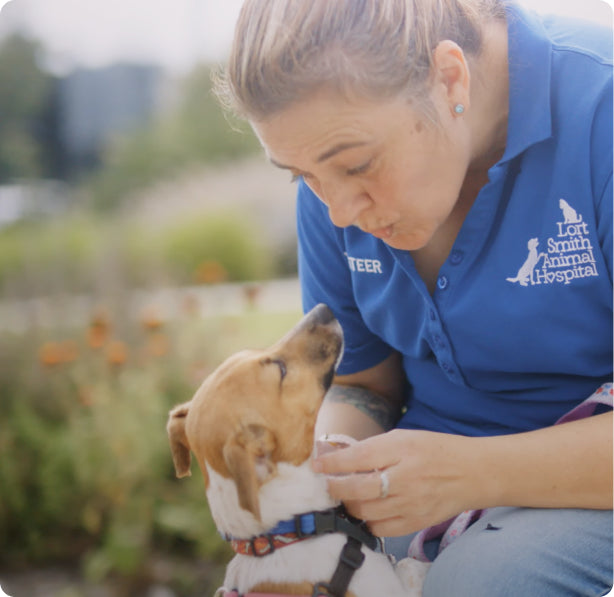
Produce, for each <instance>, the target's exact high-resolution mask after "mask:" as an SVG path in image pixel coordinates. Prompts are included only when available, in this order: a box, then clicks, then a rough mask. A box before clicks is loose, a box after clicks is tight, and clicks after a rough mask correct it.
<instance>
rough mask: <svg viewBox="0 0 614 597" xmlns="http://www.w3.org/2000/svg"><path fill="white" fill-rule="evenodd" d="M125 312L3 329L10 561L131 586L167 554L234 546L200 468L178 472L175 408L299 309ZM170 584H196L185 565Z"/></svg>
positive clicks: (187, 590) (2, 563)
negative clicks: (71, 566) (71, 568)
mask: <svg viewBox="0 0 614 597" xmlns="http://www.w3.org/2000/svg"><path fill="white" fill-rule="evenodd" d="M117 319H118V318H117V316H116V315H115V314H114V313H113V311H112V310H111V309H110V308H108V307H99V308H97V309H95V310H94V312H93V313H92V314H91V316H90V319H89V321H85V322H84V323H83V326H82V327H81V328H80V329H76V330H73V329H61V328H57V329H52V330H43V329H35V330H32V331H31V332H30V333H29V334H28V335H16V334H7V333H5V334H2V335H0V395H1V396H2V401H0V417H1V420H2V428H1V432H0V493H1V497H0V567H4V568H6V567H7V566H32V565H35V564H37V563H41V562H44V563H45V564H46V565H49V564H51V563H53V562H61V561H68V562H75V561H80V562H81V565H82V568H83V570H84V572H85V574H86V575H87V577H88V578H89V579H90V580H91V581H93V582H98V581H101V580H102V579H105V578H108V577H109V576H113V577H118V578H123V579H124V580H125V581H127V582H128V583H130V582H137V581H139V579H140V580H142V579H143V578H147V575H148V574H151V561H152V557H153V556H154V554H155V553H156V552H157V553H168V554H173V556H183V557H186V558H191V559H201V560H205V561H210V562H218V561H220V560H226V559H227V558H229V556H230V552H229V550H228V547H227V545H226V544H225V543H224V542H223V541H221V540H220V539H219V537H218V535H217V533H216V530H215V527H214V524H213V521H212V520H211V516H210V514H209V511H208V508H207V503H206V498H205V494H204V487H203V483H202V480H201V479H200V478H199V477H200V475H198V474H196V475H195V476H194V478H192V479H191V480H189V481H183V482H180V481H178V480H177V479H176V478H175V475H174V470H173V466H172V460H171V457H170V450H169V448H168V441H167V437H166V433H165V425H166V418H167V413H168V411H169V410H170V408H171V407H172V406H174V405H175V404H177V403H180V402H184V401H186V400H188V399H189V398H190V396H191V395H192V394H193V393H194V391H195V389H196V387H197V386H198V385H200V383H201V381H202V379H203V377H204V376H205V375H206V374H207V373H208V372H209V371H211V369H212V368H213V367H214V366H215V365H216V364H218V363H219V362H220V361H221V360H222V359H223V358H225V357H226V356H227V355H228V354H230V353H231V352H234V351H235V350H238V349H239V348H245V347H247V346H252V347H256V348H257V347H262V346H266V345H268V344H270V343H271V342H273V341H274V340H276V339H277V338H278V337H279V336H280V335H281V334H282V333H284V332H285V331H286V330H287V329H288V328H289V327H290V326H291V325H292V324H293V323H294V322H295V321H296V320H297V319H298V314H293V313H286V314H279V315H271V314H267V315H266V316H265V315H263V314H262V313H259V312H258V311H257V310H256V309H250V310H249V311H246V312H245V314H244V315H242V316H240V317H225V318H208V319H201V318H199V317H198V316H197V314H196V313H195V311H194V310H193V308H192V307H190V309H189V310H188V311H186V312H185V313H184V314H181V315H179V318H178V319H174V320H167V319H166V318H165V317H164V314H163V311H162V309H160V308H159V307H158V306H156V305H149V306H148V307H147V308H145V309H144V310H143V311H142V312H141V313H140V315H137V316H136V317H135V318H134V320H132V321H131V322H130V324H129V325H122V326H120V325H117V324H116V320H117ZM92 329H95V330H97V332H96V334H98V336H97V338H98V339H99V340H101V341H102V344H101V345H99V344H98V343H95V345H94V346H92V344H91V331H92ZM120 332H121V333H120ZM212 338H215V339H216V341H214V342H212V341H211V339H212ZM136 355H139V356H138V358H137V356H136ZM218 580H220V579H218V578H210V579H209V581H210V582H212V583H216V582H217V581H218ZM172 582H173V586H174V590H175V591H176V592H177V594H179V595H185V596H188V595H194V594H195V591H196V588H195V586H194V585H193V584H192V585H190V584H189V582H188V581H187V579H186V577H185V576H184V577H183V578H182V579H180V578H175V579H173V581H172ZM211 588H212V589H213V588H214V586H213V585H212V586H211ZM199 591H201V592H202V587H199ZM128 593H129V594H132V595H134V594H136V591H132V592H131V591H130V590H129V591H128Z"/></svg>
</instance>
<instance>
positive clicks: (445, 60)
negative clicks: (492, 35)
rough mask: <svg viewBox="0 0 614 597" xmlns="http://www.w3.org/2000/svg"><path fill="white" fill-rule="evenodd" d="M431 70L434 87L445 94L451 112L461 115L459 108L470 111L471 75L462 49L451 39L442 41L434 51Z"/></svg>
mask: <svg viewBox="0 0 614 597" xmlns="http://www.w3.org/2000/svg"><path fill="white" fill-rule="evenodd" d="M431 68H432V73H431V77H432V83H433V86H434V87H435V88H439V89H440V90H441V91H442V92H443V94H444V95H445V99H446V102H447V104H448V105H449V107H450V110H451V112H452V113H455V114H459V111H458V110H455V108H456V107H457V106H463V108H464V109H465V110H466V109H468V108H469V103H470V100H469V90H470V87H471V75H470V72H469V65H468V64H467V59H466V58H465V53H464V52H463V50H462V48H461V47H460V46H459V45H458V44H457V43H455V42H453V41H451V40H449V39H446V40H444V41H440V42H439V43H438V44H437V47H436V48H435V49H434V50H433V62H432V67H431Z"/></svg>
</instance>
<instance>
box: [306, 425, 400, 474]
mask: <svg viewBox="0 0 614 597" xmlns="http://www.w3.org/2000/svg"><path fill="white" fill-rule="evenodd" d="M396 443H397V442H396V440H395V436H394V434H393V433H384V434H382V435H376V436H374V437H370V438H368V439H365V440H363V441H360V442H358V443H356V444H353V445H352V446H349V447H347V448H343V449H341V450H337V451H335V452H331V453H329V454H325V455H322V456H319V457H318V458H315V459H314V460H313V464H312V466H313V470H314V471H315V472H317V473H324V474H325V475H344V474H348V473H366V472H369V471H374V470H377V469H384V468H387V467H389V466H392V465H393V464H396V463H397V462H398V460H399V450H398V447H397V448H395V446H396Z"/></svg>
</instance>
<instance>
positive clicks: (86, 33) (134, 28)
mask: <svg viewBox="0 0 614 597" xmlns="http://www.w3.org/2000/svg"><path fill="white" fill-rule="evenodd" d="M305 1H309V0H305ZM523 2H524V3H525V4H528V5H530V6H532V7H534V8H536V9H537V10H543V11H547V12H552V11H555V12H562V13H565V14H571V15H577V16H581V17H584V18H591V19H594V20H598V21H602V22H603V21H607V20H608V19H610V18H611V9H610V8H609V6H611V4H612V2H614V0H523ZM241 3H242V0H8V2H7V0H0V8H1V10H0V37H1V36H2V35H6V34H7V32H10V31H13V30H15V29H16V28H18V29H20V30H22V31H25V32H27V33H28V34H29V35H30V36H32V37H34V38H35V39H38V40H40V41H41V43H42V44H43V47H44V64H45V66H46V67H47V68H49V69H50V70H52V71H54V72H56V73H58V74H61V73H62V72H68V71H70V70H72V69H73V68H75V67H97V66H103V65H106V64H109V63H112V62H115V61H120V60H124V61H126V60H129V61H137V62H153V63H155V64H160V65H162V66H163V67H166V68H168V69H169V70H173V71H179V72H180V71H186V70H188V69H189V68H190V67H191V66H192V65H193V64H194V63H195V62H197V61H202V60H207V61H214V62H218V61H223V60H224V58H225V56H226V53H227V51H228V48H229V47H230V43H231V39H232V31H233V27H234V22H235V20H236V18H237V15H238V12H239V8H240V5H241ZM608 4H609V6H608Z"/></svg>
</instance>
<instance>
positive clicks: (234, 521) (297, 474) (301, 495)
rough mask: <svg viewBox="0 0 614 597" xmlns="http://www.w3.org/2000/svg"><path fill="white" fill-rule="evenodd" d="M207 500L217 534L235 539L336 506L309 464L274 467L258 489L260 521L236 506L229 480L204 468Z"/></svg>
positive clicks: (323, 478)
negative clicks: (268, 477) (302, 515)
mask: <svg viewBox="0 0 614 597" xmlns="http://www.w3.org/2000/svg"><path fill="white" fill-rule="evenodd" d="M207 472H208V474H209V487H208V489H207V499H208V500H209V508H210V510H211V515H212V516H213V520H214V521H215V524H216V526H217V529H218V531H219V532H220V533H222V534H226V535H231V536H233V537H237V538H245V539H246V538H249V537H253V536H255V535H260V534H262V533H265V532H267V531H268V530H270V529H271V528H273V527H274V526H275V525H276V524H277V523H278V522H280V521H282V520H290V519H292V517H293V516H294V515H296V514H303V513H306V512H312V511H316V510H326V509H327V508H332V507H335V506H337V505H338V502H336V501H335V500H333V499H332V498H331V497H330V496H329V494H328V490H327V488H326V478H325V477H324V476H323V475H319V474H316V473H314V472H313V471H312V470H311V464H310V461H309V460H307V461H306V462H304V463H303V464H301V465H300V466H294V465H291V464H287V463H284V462H280V463H278V464H277V474H276V475H275V477H274V478H273V479H271V480H270V481H267V482H266V483H265V484H264V485H263V486H262V487H261V488H260V494H259V499H260V516H261V520H260V521H259V520H257V519H256V517H255V516H254V515H253V514H252V513H251V512H248V511H247V510H244V509H243V508H241V506H240V505H239V497H238V495H237V489H236V485H235V483H234V481H233V480H232V479H227V478H225V477H222V476H221V475H220V474H219V473H216V472H215V471H214V470H213V469H212V468H211V467H210V466H209V465H207Z"/></svg>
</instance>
